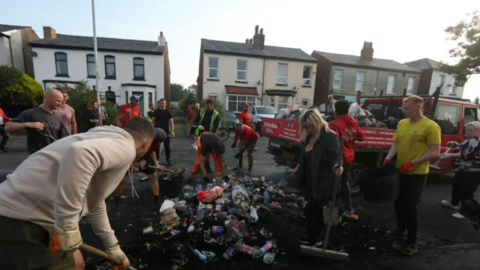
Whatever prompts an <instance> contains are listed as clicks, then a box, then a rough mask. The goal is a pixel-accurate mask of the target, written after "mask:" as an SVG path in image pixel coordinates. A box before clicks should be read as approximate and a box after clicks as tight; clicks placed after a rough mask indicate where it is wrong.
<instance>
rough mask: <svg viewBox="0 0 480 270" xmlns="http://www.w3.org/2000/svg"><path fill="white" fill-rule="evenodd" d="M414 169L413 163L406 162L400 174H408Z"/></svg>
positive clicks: (401, 167)
mask: <svg viewBox="0 0 480 270" xmlns="http://www.w3.org/2000/svg"><path fill="white" fill-rule="evenodd" d="M412 167H413V163H412V162H411V161H409V162H405V163H403V164H402V165H401V166H400V168H399V169H400V173H401V174H406V173H407V172H408V171H410V169H411V168H412Z"/></svg>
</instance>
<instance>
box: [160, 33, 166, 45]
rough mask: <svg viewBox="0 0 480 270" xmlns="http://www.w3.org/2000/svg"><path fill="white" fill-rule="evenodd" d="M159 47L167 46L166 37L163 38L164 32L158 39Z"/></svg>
mask: <svg viewBox="0 0 480 270" xmlns="http://www.w3.org/2000/svg"><path fill="white" fill-rule="evenodd" d="M158 45H159V46H165V37H164V36H163V32H160V36H159V37H158Z"/></svg>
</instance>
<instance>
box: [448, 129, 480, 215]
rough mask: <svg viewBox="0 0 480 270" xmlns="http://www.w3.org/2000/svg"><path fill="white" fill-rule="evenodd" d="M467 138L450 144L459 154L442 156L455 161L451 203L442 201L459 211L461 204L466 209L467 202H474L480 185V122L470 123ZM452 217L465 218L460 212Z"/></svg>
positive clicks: (466, 132) (466, 130)
mask: <svg viewBox="0 0 480 270" xmlns="http://www.w3.org/2000/svg"><path fill="white" fill-rule="evenodd" d="M465 138H466V140H465V141H464V142H463V143H462V144H459V143H457V142H449V144H450V145H454V146H456V147H455V148H456V149H457V151H458V152H457V153H453V154H450V153H448V154H442V155H440V157H441V158H444V159H447V158H454V159H455V178H454V179H453V186H452V198H451V201H447V200H444V201H442V204H443V205H444V206H446V207H448V208H452V209H454V210H457V211H458V205H459V204H460V202H461V203H462V207H464V205H465V202H466V201H468V200H473V195H474V194H475V191H476V190H477V188H478V186H479V185H480V122H478V121H474V122H470V123H468V124H467V125H466V126H465ZM452 216H453V217H455V218H465V217H464V216H463V215H462V214H460V213H458V212H457V213H455V214H453V215H452Z"/></svg>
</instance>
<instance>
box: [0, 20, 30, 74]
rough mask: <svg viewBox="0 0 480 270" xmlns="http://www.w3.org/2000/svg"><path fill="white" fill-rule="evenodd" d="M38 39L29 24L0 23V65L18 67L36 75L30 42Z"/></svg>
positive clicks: (24, 71) (22, 70)
mask: <svg viewBox="0 0 480 270" xmlns="http://www.w3.org/2000/svg"><path fill="white" fill-rule="evenodd" d="M37 39H39V37H38V36H37V34H35V32H34V31H33V30H32V28H31V27H29V26H18V25H6V24H0V66H3V65H5V66H9V67H12V68H16V69H18V70H20V71H21V72H23V73H27V74H28V75H30V77H34V75H35V74H34V72H33V63H32V56H31V53H30V48H29V46H28V43H29V42H31V41H34V40H37Z"/></svg>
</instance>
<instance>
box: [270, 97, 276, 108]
mask: <svg viewBox="0 0 480 270" xmlns="http://www.w3.org/2000/svg"><path fill="white" fill-rule="evenodd" d="M270 106H272V107H274V108H275V96H273V97H270Z"/></svg>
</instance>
